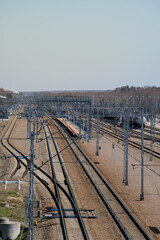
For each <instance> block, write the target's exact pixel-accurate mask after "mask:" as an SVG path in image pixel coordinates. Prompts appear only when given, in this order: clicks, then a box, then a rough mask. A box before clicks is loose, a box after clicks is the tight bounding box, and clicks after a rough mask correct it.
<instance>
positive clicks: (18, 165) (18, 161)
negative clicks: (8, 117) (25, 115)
mask: <svg viewBox="0 0 160 240" xmlns="http://www.w3.org/2000/svg"><path fill="white" fill-rule="evenodd" d="M14 119H15V118H13V119H12V121H11V122H10V124H9V126H8V127H7V129H6V131H5V132H4V134H3V136H2V137H1V144H2V146H3V147H4V148H5V149H7V151H8V152H9V153H10V154H11V155H12V156H14V157H15V159H16V160H17V166H16V168H15V169H14V171H13V172H12V174H11V175H10V178H12V177H13V176H14V175H15V174H16V172H17V171H18V169H20V168H21V166H20V159H19V157H17V156H16V155H15V154H14V153H13V152H12V151H11V150H10V149H9V148H8V147H7V146H6V145H5V144H4V143H3V139H4V136H5V135H6V133H7V131H8V129H9V128H10V126H11V124H12V122H13V120H14ZM15 122H16V121H15ZM14 126H15V123H14ZM14 126H13V127H14ZM11 133H12V132H10V134H9V136H8V138H9V137H10V136H11ZM8 138H7V142H8Z"/></svg>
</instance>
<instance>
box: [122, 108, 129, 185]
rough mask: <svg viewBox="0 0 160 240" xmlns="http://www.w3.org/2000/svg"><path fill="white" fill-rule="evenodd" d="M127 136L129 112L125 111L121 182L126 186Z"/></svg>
mask: <svg viewBox="0 0 160 240" xmlns="http://www.w3.org/2000/svg"><path fill="white" fill-rule="evenodd" d="M128 136H129V112H128V109H127V110H126V111H125V114H124V119H123V142H124V168H123V182H124V183H125V185H128Z"/></svg>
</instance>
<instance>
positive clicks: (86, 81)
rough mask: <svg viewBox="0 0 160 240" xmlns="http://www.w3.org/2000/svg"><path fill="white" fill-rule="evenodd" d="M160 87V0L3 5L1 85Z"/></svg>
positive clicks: (40, 0)
mask: <svg viewBox="0 0 160 240" xmlns="http://www.w3.org/2000/svg"><path fill="white" fill-rule="evenodd" d="M125 85H129V86H146V85H149V86H153V85H155V86H157V87H158V86H160V1H159V0H153V1H151V0H132V1H131V0H81V1H77V0H0V87H3V88H4V89H10V90H20V91H30V90H33V91H39V90H85V89H95V90H98V89H100V90H106V89H114V88H116V87H120V86H125Z"/></svg>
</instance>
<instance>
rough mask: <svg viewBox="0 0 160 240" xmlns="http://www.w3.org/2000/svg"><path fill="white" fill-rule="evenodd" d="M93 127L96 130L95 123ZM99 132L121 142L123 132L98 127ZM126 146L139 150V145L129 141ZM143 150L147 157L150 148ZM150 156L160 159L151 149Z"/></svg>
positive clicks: (159, 155) (158, 154)
mask: <svg viewBox="0 0 160 240" xmlns="http://www.w3.org/2000/svg"><path fill="white" fill-rule="evenodd" d="M93 127H94V129H96V128H97V125H96V124H95V123H93ZM99 131H100V133H101V134H102V133H103V134H105V135H108V136H110V137H112V138H115V139H117V140H120V141H123V131H121V130H120V131H119V132H113V131H112V130H107V129H106V128H105V127H101V126H100V127H99ZM116 131H117V130H116ZM128 145H130V146H132V147H134V148H137V149H139V150H141V144H139V143H136V142H134V141H132V140H130V139H129V140H128ZM143 149H144V153H146V154H149V155H150V154H151V150H150V148H148V147H145V146H143ZM152 156H153V157H155V158H158V159H160V153H159V152H157V151H155V150H153V149H152Z"/></svg>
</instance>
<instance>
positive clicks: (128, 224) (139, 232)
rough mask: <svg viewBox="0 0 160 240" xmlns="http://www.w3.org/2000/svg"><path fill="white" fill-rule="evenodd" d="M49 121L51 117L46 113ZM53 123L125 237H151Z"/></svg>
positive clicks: (63, 131)
mask: <svg viewBox="0 0 160 240" xmlns="http://www.w3.org/2000/svg"><path fill="white" fill-rule="evenodd" d="M47 117H49V119H50V121H51V117H50V116H48V115H47ZM53 125H54V126H56V127H57V129H58V130H59V131H60V133H61V135H62V137H63V138H64V139H65V141H66V144H67V145H69V146H70V149H71V151H72V153H73V154H74V156H75V159H76V161H78V163H79V165H80V166H81V169H82V170H83V172H84V173H85V175H86V176H87V178H88V179H89V181H90V183H91V184H92V186H93V187H94V189H95V190H96V192H97V194H98V196H99V197H100V199H101V200H102V202H103V204H104V206H105V207H106V209H107V210H108V211H109V213H110V214H111V216H112V218H113V219H114V221H115V223H116V224H117V226H118V228H119V229H120V231H121V233H122V234H123V236H124V238H125V239H137V240H138V239H140V240H142V239H151V238H150V237H149V236H148V234H147V233H146V232H145V231H144V230H143V228H142V227H141V226H140V224H139V223H138V222H137V220H136V219H135V218H134V216H133V215H132V214H131V212H130V211H129V210H128V209H127V207H126V206H125V205H124V203H123V202H122V201H121V199H120V198H119V197H118V195H117V194H116V193H115V192H114V191H113V189H112V188H111V186H110V185H109V184H108V182H107V181H106V179H105V178H104V177H103V176H102V175H101V173H100V172H99V171H98V170H97V169H96V168H95V166H94V165H93V164H92V163H91V161H90V160H89V159H88V157H87V156H86V155H85V154H84V152H83V151H82V150H81V148H80V147H79V146H78V145H77V144H76V143H74V144H72V145H71V144H70V143H71V142H72V141H73V139H72V138H71V137H70V136H69V135H68V133H67V132H66V130H65V128H61V127H59V126H58V124H57V123H55V122H54V121H53ZM77 152H78V153H77Z"/></svg>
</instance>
